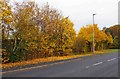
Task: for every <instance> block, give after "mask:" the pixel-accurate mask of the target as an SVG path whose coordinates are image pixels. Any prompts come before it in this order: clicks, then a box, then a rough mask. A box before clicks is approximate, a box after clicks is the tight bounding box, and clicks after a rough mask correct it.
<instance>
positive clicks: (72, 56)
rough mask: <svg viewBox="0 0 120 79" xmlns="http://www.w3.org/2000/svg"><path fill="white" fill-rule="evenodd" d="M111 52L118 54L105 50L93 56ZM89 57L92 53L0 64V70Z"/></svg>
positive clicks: (96, 52) (116, 50)
mask: <svg viewBox="0 0 120 79" xmlns="http://www.w3.org/2000/svg"><path fill="white" fill-rule="evenodd" d="M112 52H118V49H107V50H101V51H95V53H94V54H105V53H112ZM91 55H93V54H92V53H86V54H79V55H70V56H59V57H48V58H39V59H33V60H29V61H22V62H16V63H7V64H2V65H1V66H0V68H3V69H6V68H12V67H17V66H21V67H22V66H25V65H35V64H39V63H45V62H53V61H58V60H68V59H72V58H78V57H84V56H91Z"/></svg>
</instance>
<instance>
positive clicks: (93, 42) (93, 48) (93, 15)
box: [93, 14, 96, 53]
mask: <svg viewBox="0 0 120 79" xmlns="http://www.w3.org/2000/svg"><path fill="white" fill-rule="evenodd" d="M95 15H96V14H93V53H94V51H95V47H94V16H95Z"/></svg>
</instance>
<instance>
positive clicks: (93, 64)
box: [93, 62, 103, 66]
mask: <svg viewBox="0 0 120 79" xmlns="http://www.w3.org/2000/svg"><path fill="white" fill-rule="evenodd" d="M102 63H103V62H99V63H96V64H93V65H94V66H97V65H100V64H102Z"/></svg>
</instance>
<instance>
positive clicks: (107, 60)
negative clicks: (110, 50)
mask: <svg viewBox="0 0 120 79" xmlns="http://www.w3.org/2000/svg"><path fill="white" fill-rule="evenodd" d="M115 59H117V58H112V59H109V60H107V61H113V60H115Z"/></svg>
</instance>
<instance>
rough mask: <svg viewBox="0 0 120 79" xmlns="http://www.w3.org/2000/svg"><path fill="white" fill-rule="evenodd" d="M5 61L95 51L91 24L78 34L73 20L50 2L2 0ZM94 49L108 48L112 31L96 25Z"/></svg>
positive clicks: (0, 14) (3, 59)
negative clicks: (11, 1) (109, 31)
mask: <svg viewBox="0 0 120 79" xmlns="http://www.w3.org/2000/svg"><path fill="white" fill-rule="evenodd" d="M1 4H2V6H0V9H1V12H0V20H1V21H0V22H1V23H0V27H1V30H2V34H1V35H2V39H1V40H2V48H1V49H2V54H1V55H2V63H8V62H17V61H23V60H25V61H27V60H31V59H35V58H42V57H51V56H66V55H71V54H75V53H85V52H90V51H92V47H93V44H92V35H93V34H92V33H93V32H92V31H93V30H92V28H93V26H92V25H88V26H87V27H82V28H81V30H80V32H79V34H78V35H76V32H75V30H74V28H73V27H74V24H73V22H72V21H71V20H70V19H69V17H64V16H63V15H62V14H61V13H60V12H59V11H58V10H56V9H54V8H51V7H50V6H49V5H48V3H47V4H45V5H44V6H42V7H39V6H38V5H37V4H35V3H34V2H23V3H14V6H13V7H11V6H9V4H8V3H7V2H1ZM94 30H95V45H94V47H95V50H100V49H105V48H109V46H111V44H112V43H113V39H112V36H111V34H110V33H107V34H106V33H105V32H104V31H101V30H99V28H98V26H97V25H94Z"/></svg>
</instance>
